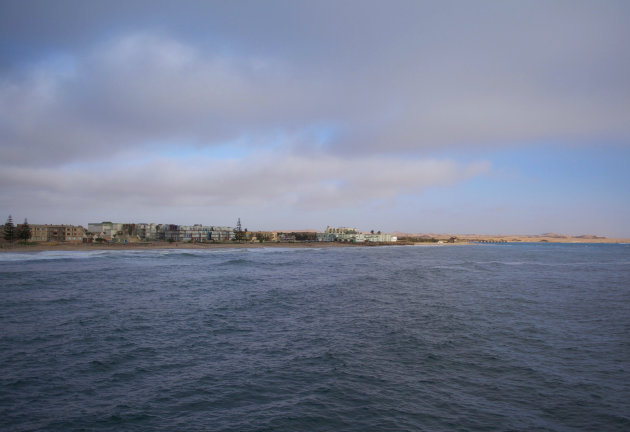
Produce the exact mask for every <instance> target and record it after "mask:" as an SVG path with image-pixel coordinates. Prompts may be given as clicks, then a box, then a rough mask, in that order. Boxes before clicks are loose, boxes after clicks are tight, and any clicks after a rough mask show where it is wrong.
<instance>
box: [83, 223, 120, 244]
mask: <svg viewBox="0 0 630 432" xmlns="http://www.w3.org/2000/svg"><path fill="white" fill-rule="evenodd" d="M124 225H125V224H122V223H113V222H100V223H88V232H90V233H92V235H94V236H96V237H99V238H102V239H104V240H114V239H115V238H116V237H118V236H122V235H123V234H124Z"/></svg>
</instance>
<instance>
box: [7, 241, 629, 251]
mask: <svg viewBox="0 0 630 432" xmlns="http://www.w3.org/2000/svg"><path fill="white" fill-rule="evenodd" d="M462 240H463V241H458V242H455V243H433V242H391V243H370V242H365V243H345V242H286V243H285V242H265V243H188V242H176V243H168V242H142V243H140V242H138V243H128V244H124V243H111V244H101V243H40V244H32V245H23V244H13V245H11V244H6V243H2V244H0V253H3V252H4V253H10V252H18V253H21V252H51V251H103V250H119V251H125V250H161V249H257V248H293V249H304V248H348V247H382V246H465V245H483V244H528V243H530V244H628V243H630V242H629V241H624V240H623V239H616V241H611V240H612V239H609V241H599V242H598V241H594V240H590V239H589V240H590V241H589V240H586V241H575V240H576V239H575V238H573V239H571V240H569V241H558V239H555V241H540V240H538V241H533V239H532V240H529V239H528V240H529V241H528V240H518V241H505V240H504V241H502V242H501V241H494V242H493V241H489V242H487V243H481V242H477V241H470V240H468V241H467V240H466V239H462Z"/></svg>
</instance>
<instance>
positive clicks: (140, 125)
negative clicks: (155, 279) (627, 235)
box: [0, 2, 630, 165]
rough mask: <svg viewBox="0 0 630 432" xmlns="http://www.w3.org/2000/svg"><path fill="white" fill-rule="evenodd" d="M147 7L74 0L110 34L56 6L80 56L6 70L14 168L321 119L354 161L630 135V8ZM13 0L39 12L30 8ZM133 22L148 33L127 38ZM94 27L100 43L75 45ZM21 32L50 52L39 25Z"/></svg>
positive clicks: (4, 106)
mask: <svg viewBox="0 0 630 432" xmlns="http://www.w3.org/2000/svg"><path fill="white" fill-rule="evenodd" d="M63 5H64V4H63V3H61V6H60V8H61V9H62V10H63V9H64V6H63ZM138 5H142V3H137V4H135V5H134V6H132V7H131V8H130V9H129V10H128V12H129V16H126V17H122V18H120V20H119V21H117V19H116V18H115V14H111V13H108V12H107V11H108V10H109V9H108V8H107V7H104V6H98V5H96V6H93V7H92V8H90V7H81V8H78V7H77V6H76V4H75V3H68V4H67V5H66V8H65V9H70V10H73V12H74V13H75V16H74V18H73V19H76V16H79V17H81V16H83V17H84V18H85V19H86V20H88V22H89V21H90V20H92V18H90V17H91V16H93V15H94V14H93V13H94V12H99V13H100V15H98V14H96V15H94V16H101V17H102V19H103V20H104V21H106V22H109V23H110V24H111V25H112V28H113V29H114V31H113V32H110V33H114V34H118V35H116V36H113V37H112V36H109V37H108V38H105V39H104V38H103V35H102V33H101V32H99V31H96V30H94V31H93V32H90V29H89V28H88V27H87V26H80V27H76V26H73V25H71V24H69V25H68V28H67V29H64V28H62V27H63V23H64V21H67V20H68V19H69V18H65V17H62V16H59V13H58V12H55V11H49V13H50V17H49V18H47V19H44V22H45V23H48V21H49V20H53V19H54V18H58V19H59V23H58V25H56V26H55V27H54V28H52V27H51V28H50V29H48V30H47V27H46V25H44V26H43V28H42V34H43V35H46V34H47V33H46V32H49V33H48V34H49V36H50V38H51V39H52V41H53V42H54V41H58V42H59V43H60V44H61V46H65V47H66V51H67V53H69V54H70V56H72V57H73V58H74V65H73V67H70V68H69V69H70V70H64V69H63V68H61V70H60V69H59V68H58V67H57V65H55V64H54V62H52V63H51V62H46V61H40V59H41V58H42V57H39V58H37V59H35V63H33V65H32V66H30V67H26V68H18V69H15V70H11V71H9V70H8V69H5V70H4V73H3V72H0V73H2V78H1V81H0V140H1V144H0V146H1V147H2V151H3V155H4V158H5V162H10V163H14V164H15V163H17V164H23V165H29V164H33V163H36V164H40V165H54V164H59V163H66V162H68V161H73V160H84V159H88V160H92V161H94V160H101V159H111V158H114V157H116V155H117V154H118V153H119V152H121V151H123V150H129V149H131V148H136V149H147V151H150V148H151V145H153V144H156V143H163V142H170V143H172V142H178V141H181V142H186V144H187V145H190V144H191V143H192V144H194V145H197V146H200V147H203V146H212V145H215V144H216V143H220V142H224V141H227V140H234V139H239V138H243V137H245V139H244V140H245V141H246V139H247V137H257V138H256V139H252V143H251V144H252V145H254V146H261V145H265V137H272V136H274V134H275V133H277V132H278V131H280V132H282V133H285V134H288V135H295V136H299V135H300V131H303V130H305V129H307V128H309V127H312V126H313V125H319V124H329V125H331V126H334V127H335V130H336V131H337V133H336V134H335V135H334V136H333V137H332V139H331V140H330V142H328V143H327V147H326V148H327V149H328V150H329V151H330V152H331V153H332V154H335V153H338V154H343V155H345V156H346V157H349V156H352V155H354V154H358V153H380V154H396V153H398V152H401V151H404V152H406V153H409V152H430V151H433V150H436V149H443V148H454V149H457V148H465V147H467V146H470V145H472V144H474V145H476V146H478V145H480V144H481V145H485V146H496V145H506V144H510V143H514V142H519V143H522V142H524V141H527V140H540V139H548V138H552V139H555V140H558V141H580V140H602V139H610V140H618V141H624V140H627V139H628V138H629V137H630V126H629V125H630V114H629V113H630V110H628V109H627V107H628V105H629V104H630V78H629V77H630V73H627V72H628V70H629V69H630V54H628V50H626V49H625V43H626V41H627V40H629V39H630V30H629V29H628V26H627V25H626V19H625V18H627V17H628V16H630V14H629V9H630V8H628V6H627V4H626V3H624V2H607V3H605V4H597V5H594V4H592V3H588V2H586V3H580V2H568V3H567V2H553V3H550V2H528V3H489V2H488V3H475V4H471V3H469V2H463V3H462V2H447V3H441V4H440V5H439V6H438V5H436V4H434V3H423V2H401V3H399V4H397V6H398V7H397V8H394V9H392V8H391V5H386V4H385V3H380V2H374V3H372V2H360V3H353V2H342V3H338V2H335V3H326V2H317V3H316V4H293V3H290V4H286V3H283V2H271V3H264V4H258V3H257V2H254V3H252V4H248V7H247V8H245V9H246V10H243V9H244V8H243V6H238V7H236V6H227V5H225V4H222V3H221V4H215V3H212V4H207V5H202V6H192V5H191V4H189V3H185V7H182V8H179V7H178V8H174V7H172V6H168V4H167V3H157V4H155V3H153V2H151V7H147V8H146V9H144V8H142V7H141V6H138ZM9 6H10V7H7V12H8V15H7V16H8V17H9V18H11V17H12V19H15V20H17V21H19V20H20V19H22V20H27V18H26V17H27V16H28V13H27V12H29V11H28V10H27V9H28V8H26V9H21V8H19V7H17V6H16V5H15V4H10V5H9ZM41 7H42V9H41V10H39V9H38V10H35V11H33V12H34V13H35V15H37V14H43V13H44V12H42V10H43V11H45V10H48V8H49V6H46V5H45V4H44V5H41ZM92 9H93V10H92ZM143 17H144V18H143ZM9 18H5V19H9ZM158 18H162V19H163V22H164V23H165V24H164V25H162V26H157V25H155V23H158V22H162V21H160V20H159V19H158ZM186 18H188V20H186ZM125 22H127V23H136V24H138V23H139V24H141V25H144V27H145V28H146V29H148V30H144V31H133V32H129V31H126V32H123V33H120V32H121V31H123V30H124V29H127V28H129V26H128V25H123V24H124V23H125ZM182 22H186V23H187V24H189V26H190V28H191V30H189V31H183V30H182V28H183V27H182ZM97 24H98V25H97V26H96V27H98V26H99V25H102V23H100V22H99V23H97ZM114 24H116V25H114ZM236 24H239V25H238V26H236ZM7 25H9V24H7ZM11 25H13V24H11ZM0 27H2V26H0ZM9 27H10V25H9ZM237 28H238V31H237V30H235V29H237ZM55 29H56V30H55ZM55 31H58V32H59V33H60V35H57V36H55V35H56V33H55ZM64 35H65V36H64ZM80 35H84V36H90V37H87V38H84V39H86V41H85V42H81V43H75V44H71V43H70V42H69V41H70V40H72V38H71V37H70V36H77V37H78V36H80ZM5 36H6V37H7V40H15V41H16V42H19V41H24V40H28V41H29V42H30V43H32V44H33V45H37V44H36V43H35V42H36V41H37V39H36V38H35V36H34V35H32V34H26V33H25V32H24V30H17V29H16V30H15V34H13V35H8V34H7V35H5ZM42 40H43V38H42ZM51 43H52V42H51ZM40 45H41V46H47V47H48V49H50V47H49V46H48V45H46V44H45V43H44V42H43V41H40ZM61 51H62V52H63V50H61ZM16 58H17V57H16ZM261 137H262V138H261ZM312 145H313V142H312V141H311V142H306V143H300V142H296V143H295V147H296V149H297V150H298V151H304V149H305V148H308V147H309V146H312Z"/></svg>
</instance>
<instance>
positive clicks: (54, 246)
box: [0, 242, 409, 253]
mask: <svg viewBox="0 0 630 432" xmlns="http://www.w3.org/2000/svg"><path fill="white" fill-rule="evenodd" d="M408 244H409V243H403V242H399V243H387V244H379V243H336V242H305V243H299V242H295V243H288V242H287V243H275V242H268V243H188V242H176V243H168V242H143V243H129V244H124V243H111V244H99V243H40V244H34V245H22V244H17V243H14V244H8V243H2V244H0V253H1V252H43V251H95V250H150V249H240V248H243V249H245V248H246V249H252V248H323V247H326V248H330V247H374V246H397V245H398V246H405V245H408Z"/></svg>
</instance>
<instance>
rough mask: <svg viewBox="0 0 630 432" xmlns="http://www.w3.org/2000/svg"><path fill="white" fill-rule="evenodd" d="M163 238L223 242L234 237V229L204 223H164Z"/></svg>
mask: <svg viewBox="0 0 630 432" xmlns="http://www.w3.org/2000/svg"><path fill="white" fill-rule="evenodd" d="M162 234H163V239H164V240H166V241H176V242H200V243H206V242H224V241H230V240H232V239H233V238H234V229H233V228H231V227H221V226H204V225H199V224H195V225H164V226H163V228H162Z"/></svg>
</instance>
